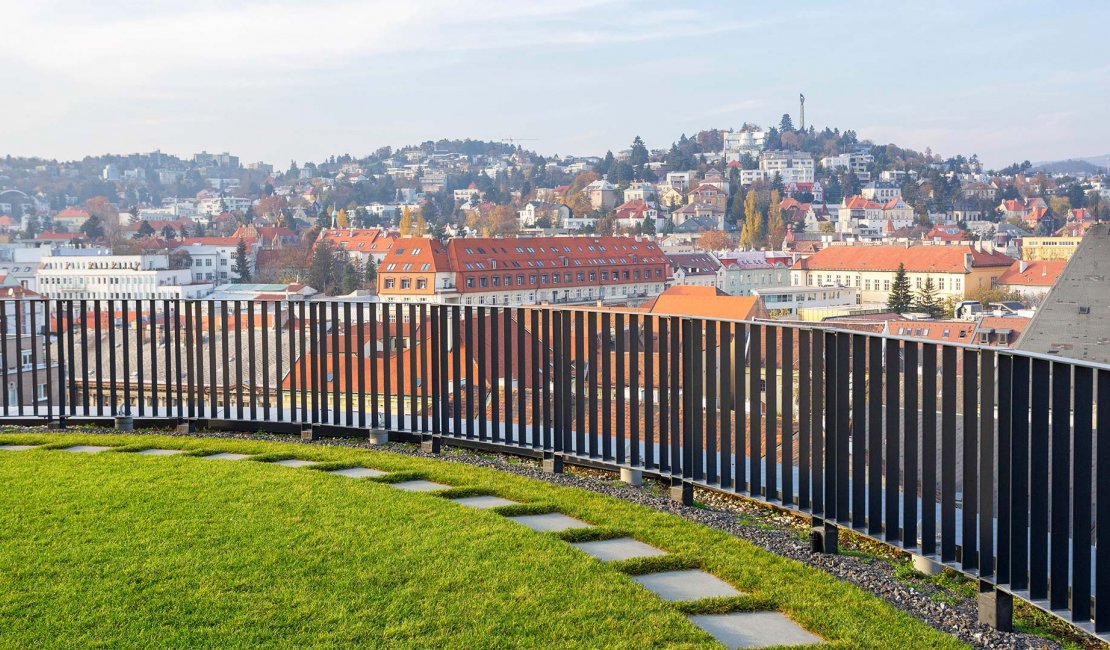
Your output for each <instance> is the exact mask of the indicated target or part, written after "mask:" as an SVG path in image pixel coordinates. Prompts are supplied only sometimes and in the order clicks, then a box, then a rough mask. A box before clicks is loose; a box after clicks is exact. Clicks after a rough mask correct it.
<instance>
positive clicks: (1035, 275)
mask: <svg viewBox="0 0 1110 650" xmlns="http://www.w3.org/2000/svg"><path fill="white" fill-rule="evenodd" d="M1066 265H1067V260H1044V261H1037V262H1030V261H1028V260H1016V261H1014V263H1013V264H1011V265H1010V268H1008V269H1006V272H1005V273H1003V274H1002V275H1001V276H999V278H998V285H999V286H1000V287H1002V288H1004V289H1010V290H1011V291H1016V292H1018V293H1020V294H1022V295H1024V296H1028V297H1032V298H1037V297H1042V296H1045V295H1047V294H1048V292H1049V290H1050V289H1052V287H1053V286H1055V284H1056V280H1057V279H1058V278H1059V277H1060V273H1061V272H1063V270H1064V267H1065V266H1066Z"/></svg>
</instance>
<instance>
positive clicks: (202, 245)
mask: <svg viewBox="0 0 1110 650" xmlns="http://www.w3.org/2000/svg"><path fill="white" fill-rule="evenodd" d="M240 241H243V242H245V243H246V245H247V264H248V266H249V267H250V273H251V275H253V274H254V270H255V260H256V258H257V255H258V243H257V242H256V241H255V240H253V239H240V238H238V237H190V238H188V239H183V240H181V245H180V246H179V247H178V248H177V249H176V250H182V251H187V252H188V253H189V257H190V259H191V262H190V266H191V269H190V270H191V271H192V281H193V282H194V283H197V284H205V283H208V284H224V283H227V282H234V281H236V280H239V279H240V278H239V274H238V273H237V272H236V271H235V254H236V252H237V251H238V249H239V242H240Z"/></svg>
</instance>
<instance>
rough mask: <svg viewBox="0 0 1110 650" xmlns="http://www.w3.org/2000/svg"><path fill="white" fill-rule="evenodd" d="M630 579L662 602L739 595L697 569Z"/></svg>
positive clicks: (728, 586)
mask: <svg viewBox="0 0 1110 650" xmlns="http://www.w3.org/2000/svg"><path fill="white" fill-rule="evenodd" d="M632 579H633V580H635V581H636V582H638V583H640V584H641V585H643V586H644V587H646V588H647V589H649V590H650V591H652V592H654V593H655V595H657V596H659V597H660V598H662V599H663V600H670V601H678V600H701V599H702V598H718V597H722V596H739V595H740V592H739V591H737V590H736V588H735V587H733V586H732V585H730V584H729V583H727V582H725V581H724V580H721V579H720V578H718V577H717V576H714V575H710V574H708V573H706V572H705V571H701V570H698V569H689V570H686V571H662V572H660V573H648V574H645V575H641V576H632Z"/></svg>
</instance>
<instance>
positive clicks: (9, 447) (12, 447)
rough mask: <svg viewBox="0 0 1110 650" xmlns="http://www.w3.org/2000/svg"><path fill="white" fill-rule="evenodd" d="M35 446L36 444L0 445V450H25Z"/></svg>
mask: <svg viewBox="0 0 1110 650" xmlns="http://www.w3.org/2000/svg"><path fill="white" fill-rule="evenodd" d="M35 447H38V445H0V451H27V450H28V449H34V448H35Z"/></svg>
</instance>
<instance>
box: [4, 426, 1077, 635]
mask: <svg viewBox="0 0 1110 650" xmlns="http://www.w3.org/2000/svg"><path fill="white" fill-rule="evenodd" d="M12 429H13V428H11V427H7V428H6V430H12ZM30 430H33V431H41V429H37V428H36V429H30ZM73 431H74V433H109V434H112V433H117V432H116V431H115V430H112V429H104V430H99V429H89V428H83V429H75V430H73ZM144 433H148V434H151V435H169V436H181V437H194V438H195V437H203V438H223V439H234V440H271V441H274V442H302V441H300V440H299V439H297V438H295V437H293V436H282V435H272V434H265V433H238V432H220V431H201V432H197V433H190V434H178V433H176V432H175V431H168V432H167V431H162V430H149V429H148V430H141V431H140V430H137V431H135V432H134V434H140V435H141V434H144ZM304 444H315V445H324V446H335V447H353V448H362V449H375V450H384V451H390V452H393V453H399V454H405V455H408V456H417V457H424V458H435V459H437V460H445V461H449V462H459V463H466V464H468V465H474V466H477V467H487V468H491V469H496V470H498V471H502V472H509V473H512V474H516V475H518V476H523V477H527V478H531V479H535V480H539V481H546V482H548V483H553V484H556V485H563V486H568V487H574V488H578V489H581V490H588V491H590V492H595V493H598V494H605V495H608V496H612V497H616V498H619V499H623V500H625V501H629V502H632V503H636V504H639V505H642V506H646V507H648V508H651V509H653V510H657V511H659V512H666V513H669V514H673V515H676V516H679V517H682V518H684V519H687V520H689V521H693V522H697V523H699V524H703V525H705V526H709V527H710V528H714V529H717V530H720V531H724V532H726V533H729V534H731V535H734V536H736V537H739V538H741V539H744V540H747V541H749V542H751V543H753V544H755V545H757V546H759V547H761V548H764V549H766V550H768V551H770V552H772V553H775V554H776V555H780V556H782V557H786V558H790V559H793V560H797V561H799V562H801V563H803V564H806V565H809V566H812V567H816V568H818V569H820V570H822V571H824V572H826V573H828V574H829V575H832V576H834V577H836V578H838V579H840V580H844V581H846V582H850V583H852V584H854V585H856V586H858V587H860V588H862V589H864V590H866V591H868V592H870V593H872V594H874V595H876V596H878V597H880V598H882V599H884V600H886V601H887V602H889V603H891V604H892V605H894V606H895V607H897V608H898V609H901V610H903V611H905V612H907V613H909V614H910V615H912V616H913V617H915V618H917V619H919V620H921V621H923V622H925V623H926V624H928V625H930V626H932V627H933V628H935V629H937V630H940V631H942V632H945V633H947V634H951V635H952V636H955V637H956V638H958V639H960V640H961V641H963V642H965V643H967V644H969V645H971V646H972V647H976V648H1016V649H1033V648H1036V649H1041V648H1060V645H1059V644H1057V643H1055V642H1054V641H1049V640H1047V639H1044V638H1042V637H1038V636H1034V635H1031V634H1023V633H1018V632H1013V633H1007V632H1000V631H998V630H995V629H993V628H991V627H989V626H986V625H981V624H979V623H978V620H977V619H978V610H977V604H976V601H975V599H974V598H963V597H961V598H958V599H956V600H957V601H958V602H956V603H954V604H950V603H948V602H940V601H938V600H937V599H935V598H934V597H933V596H935V595H936V594H937V593H939V592H940V591H941V590H939V588H934V587H933V586H932V585H930V584H918V583H915V584H913V585H910V584H907V583H906V582H903V581H901V580H899V579H897V578H895V577H894V574H893V570H894V566H893V564H891V563H890V562H887V561H881V560H876V559H874V558H861V557H856V556H852V555H824V554H820V553H813V552H811V551H810V549H809V543H808V528H807V527H805V526H803V525H802V524H801V522H800V520H799V519H798V518H797V517H794V516H791V515H787V514H783V513H778V512H775V511H772V510H770V509H768V508H766V507H763V506H761V505H758V504H755V503H752V502H748V501H745V500H743V499H741V498H737V497H731V496H728V495H724V494H721V493H718V492H713V491H710V490H701V489H696V490H695V495H694V498H695V500H696V501H697V502H698V503H699V504H703V505H704V507H690V506H683V505H681V504H678V503H675V502H674V501H671V500H670V498H669V497H668V496H667V493H666V491H665V490H663V489H661V484H660V483H658V482H656V481H649V480H645V481H644V486H643V487H631V486H628V485H626V484H624V483H620V482H619V481H617V480H616V479H617V474H616V472H605V471H600V470H593V469H587V468H580V467H573V468H570V467H568V471H567V473H564V474H547V473H545V472H543V471H542V469H541V467H540V464H539V462H538V461H536V460H533V459H526V458H523V459H522V458H517V457H513V456H509V455H503V454H493V453H485V452H476V451H473V450H468V449H462V448H459V447H448V446H446V445H445V447H444V450H445V451H444V453H441V454H438V455H435V454H426V453H423V452H421V451H420V448H419V446H417V445H410V444H400V443H390V444H388V445H373V446H372V445H369V444H367V443H365V442H362V441H358V440H353V439H344V438H325V439H322V440H317V441H314V442H305V443H304ZM803 540H804V541H803ZM841 546H842V547H845V546H846V545H845V543H844V542H843V541H842V542H841ZM945 594H946V595H947V596H951V595H952V594H951V592H945Z"/></svg>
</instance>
